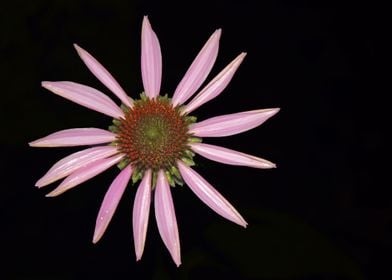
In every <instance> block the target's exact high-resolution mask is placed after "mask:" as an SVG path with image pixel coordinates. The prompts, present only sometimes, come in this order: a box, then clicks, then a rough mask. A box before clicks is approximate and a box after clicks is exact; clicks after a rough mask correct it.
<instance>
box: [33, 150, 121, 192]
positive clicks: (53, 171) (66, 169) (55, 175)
mask: <svg viewBox="0 0 392 280" xmlns="http://www.w3.org/2000/svg"><path fill="white" fill-rule="evenodd" d="M117 152H118V150H117V148H116V147H113V146H102V147H94V148H89V149H85V150H83V151H79V152H76V153H73V154H71V155H69V156H67V157H65V158H63V159H61V160H60V161H58V162H56V164H55V165H53V166H52V168H50V169H49V171H48V172H47V173H46V174H45V175H44V176H43V177H42V178H41V179H39V180H38V181H37V183H35V185H36V186H37V187H39V188H41V187H43V186H46V185H49V184H51V183H53V182H55V181H57V180H59V179H62V178H64V177H66V176H68V175H69V174H71V173H73V172H74V171H76V170H78V169H79V168H82V167H84V166H85V165H87V164H90V163H92V162H95V161H97V160H100V159H103V158H107V157H110V156H112V155H114V154H116V153H117Z"/></svg>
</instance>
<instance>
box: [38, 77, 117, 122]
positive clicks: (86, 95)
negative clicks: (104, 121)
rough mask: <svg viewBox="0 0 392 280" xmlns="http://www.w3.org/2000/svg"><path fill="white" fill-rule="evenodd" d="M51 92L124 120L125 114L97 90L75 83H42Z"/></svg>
mask: <svg viewBox="0 0 392 280" xmlns="http://www.w3.org/2000/svg"><path fill="white" fill-rule="evenodd" d="M41 85H42V86H43V87H44V88H46V89H48V90H50V91H51V92H53V93H55V94H57V95H60V96H62V97H64V98H66V99H68V100H71V101H73V102H75V103H77V104H79V105H82V106H84V107H87V108H89V109H92V110H95V111H97V112H100V113H102V114H105V115H108V116H110V117H113V118H117V119H118V118H123V117H124V112H123V111H122V110H121V109H120V107H118V106H117V105H116V103H114V102H113V101H112V100H111V99H110V98H109V97H107V96H106V95H105V94H103V93H102V92H100V91H99V90H96V89H95V88H92V87H89V86H85V85H82V84H78V83H74V82H67V81H63V82H42V83H41Z"/></svg>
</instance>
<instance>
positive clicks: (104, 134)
mask: <svg viewBox="0 0 392 280" xmlns="http://www.w3.org/2000/svg"><path fill="white" fill-rule="evenodd" d="M115 139H116V135H115V134H114V133H111V132H110V131H107V130H103V129H99V128H71V129H65V130H60V131H57V132H55V133H52V134H49V135H48V136H45V137H43V138H40V139H37V140H35V141H32V142H30V143H29V145H30V146H31V147H70V146H83V145H95V144H103V143H109V142H113V141H114V140H115Z"/></svg>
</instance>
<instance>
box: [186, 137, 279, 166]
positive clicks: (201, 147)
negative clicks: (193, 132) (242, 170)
mask: <svg viewBox="0 0 392 280" xmlns="http://www.w3.org/2000/svg"><path fill="white" fill-rule="evenodd" d="M190 146H191V148H192V150H193V151H194V152H196V153H198V154H199V155H201V156H203V157H206V158H208V159H210V160H214V161H217V162H221V163H225V164H231V165H241V166H248V167H255V168H262V169H264V168H274V167H276V165H275V164H274V163H272V162H270V161H268V160H265V159H262V158H259V157H255V156H251V155H248V154H244V153H241V152H237V151H234V150H230V149H227V148H223V147H219V146H215V145H209V144H203V143H192V144H190Z"/></svg>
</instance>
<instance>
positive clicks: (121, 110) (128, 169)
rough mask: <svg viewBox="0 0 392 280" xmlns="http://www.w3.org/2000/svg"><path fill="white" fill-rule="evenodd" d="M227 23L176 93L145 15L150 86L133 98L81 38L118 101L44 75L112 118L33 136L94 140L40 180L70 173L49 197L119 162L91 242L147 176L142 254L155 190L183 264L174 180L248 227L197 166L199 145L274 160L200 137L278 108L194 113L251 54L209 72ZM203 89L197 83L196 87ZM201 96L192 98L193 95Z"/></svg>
mask: <svg viewBox="0 0 392 280" xmlns="http://www.w3.org/2000/svg"><path fill="white" fill-rule="evenodd" d="M220 35H221V30H220V29H218V30H216V31H215V32H214V33H213V34H212V35H211V37H210V38H209V39H208V41H207V42H206V43H205V45H204V46H203V48H202V49H201V51H200V52H199V54H198V55H197V56H196V58H195V59H194V61H193V62H192V64H191V66H190V67H189V69H188V71H187V72H186V73H185V75H184V77H183V78H182V80H181V81H180V83H179V84H178V86H177V88H176V89H175V91H174V94H173V96H172V97H168V96H166V95H164V96H163V95H160V86H161V76H162V58H161V50H160V45H159V41H158V38H157V36H156V34H155V33H154V31H153V30H152V28H151V25H150V22H149V20H148V18H147V17H144V20H143V24H142V32H141V44H142V46H141V72H142V80H143V87H144V92H143V93H142V94H141V95H140V98H138V99H131V98H130V97H129V96H128V95H127V94H126V93H125V91H124V90H123V89H122V87H121V86H120V85H119V83H118V82H117V81H116V80H115V79H114V78H113V76H112V75H111V74H110V73H109V72H108V71H107V70H106V68H104V66H103V65H102V64H100V63H99V62H98V61H97V60H96V59H95V58H94V57H93V56H92V55H91V54H89V53H88V52H87V51H85V50H83V49H82V48H81V47H79V46H77V45H75V48H76V50H77V52H78V54H79V56H80V58H81V59H82V60H83V62H84V63H85V64H86V66H87V67H88V69H89V70H90V71H91V72H92V73H93V74H94V75H95V76H96V77H97V78H98V79H99V80H100V81H101V82H102V83H103V84H104V85H105V86H106V87H107V88H108V89H109V90H110V91H111V92H113V93H114V95H116V96H117V97H118V98H119V99H120V101H121V103H122V104H121V106H118V105H117V104H116V103H115V102H113V101H112V99H110V98H109V97H108V96H106V95H105V94H104V93H102V92H100V91H98V90H96V89H94V88H91V87H89V86H86V85H82V84H78V83H74V82H68V81H60V82H42V86H43V87H44V88H46V89H48V90H50V91H51V92H53V93H55V94H57V95H60V96H62V97H64V98H66V99H69V100H71V101H73V102H75V103H78V104H80V105H83V106H85V107H87V108H90V109H92V110H95V111H98V112H101V113H103V114H105V115H107V116H109V117H111V118H113V123H112V125H110V126H109V129H108V130H103V129H99V128H72V129H66V130H61V131H58V132H55V133H53V134H50V135H48V136H46V137H43V138H40V139H38V140H35V141H33V142H31V143H29V144H30V146H32V147H66V146H92V145H93V147H90V148H87V149H84V150H81V151H79V152H76V153H73V154H71V155H69V156H67V157H65V158H63V159H61V160H60V161H58V162H57V163H56V164H55V165H54V166H53V167H52V168H50V170H49V171H48V172H47V173H46V174H45V175H44V176H43V177H42V178H41V179H39V180H38V181H37V183H36V186H37V187H39V188H40V187H44V186H46V185H49V184H51V183H53V182H55V181H57V180H60V179H62V178H65V179H64V180H63V181H62V182H61V183H60V185H59V186H58V187H57V188H55V189H54V190H53V191H52V192H50V193H48V194H47V196H48V197H53V196H57V195H59V194H61V193H63V192H65V191H67V190H69V189H71V188H73V187H75V186H77V185H79V184H81V183H83V182H85V181H87V180H89V179H91V178H93V177H94V176H96V175H98V174H100V173H101V172H103V171H105V170H106V169H108V168H110V167H112V166H114V165H117V166H118V167H119V169H120V170H121V171H120V173H119V174H118V176H117V177H116V178H115V179H114V180H113V182H112V184H111V185H110V187H109V189H108V191H107V193H106V195H105V197H104V199H103V202H102V205H101V208H100V210H99V213H98V217H97V220H96V226H95V231H94V237H93V242H94V243H96V242H98V241H99V239H100V238H101V237H102V235H103V233H104V232H105V230H106V228H107V226H108V224H109V222H110V220H111V218H112V216H113V214H114V212H115V210H116V208H117V205H118V203H119V201H120V199H121V196H122V195H123V193H124V190H125V188H126V186H127V185H128V183H129V181H130V180H131V181H132V182H133V183H136V182H138V181H139V180H140V181H141V182H140V184H139V186H138V187H137V190H136V195H135V201H134V205H133V236H134V245H135V252H136V259H137V260H139V259H140V258H141V257H142V254H143V250H144V244H145V240H146V233H147V225H148V218H149V211H150V203H151V199H152V198H151V196H152V193H154V208H155V217H156V221H157V225H158V229H159V233H160V235H161V237H162V240H163V242H164V244H165V246H166V247H167V249H168V250H169V252H170V254H171V256H172V258H173V260H174V262H175V263H176V265H177V266H179V265H180V264H181V256H180V240H179V234H178V227H177V221H176V215H175V211H174V205H173V200H172V196H171V188H170V186H171V187H174V186H176V185H183V183H184V182H185V183H186V185H188V187H189V188H190V189H191V190H192V191H193V192H194V193H195V194H196V196H197V197H198V198H199V199H200V200H202V201H203V202H204V203H205V204H207V205H208V206H209V207H210V208H211V209H212V210H214V211H215V212H216V213H218V214H219V215H221V216H223V217H224V218H226V219H228V220H230V221H232V222H234V223H236V224H239V225H241V226H243V227H246V225H247V223H246V222H245V220H244V219H243V218H242V216H241V215H240V214H239V213H238V212H237V210H236V209H235V208H234V207H233V206H232V205H231V204H230V203H229V202H228V201H227V200H226V199H225V198H224V197H223V196H222V195H221V194H220V193H219V192H218V191H217V190H216V189H215V188H214V187H212V186H211V185H210V184H209V183H208V182H207V181H206V180H205V179H204V178H203V177H202V176H200V175H199V174H198V173H197V172H196V171H195V170H194V169H193V168H192V166H193V165H194V161H193V158H194V156H195V153H197V154H199V155H201V156H203V157H206V158H208V159H210V160H214V161H217V162H221V163H225V164H231V165H242V166H249V167H254V168H273V167H275V164H273V163H272V162H270V161H267V160H265V159H262V158H259V157H255V156H251V155H248V154H244V153H241V152H237V151H234V150H231V149H228V148H223V147H220V146H215V145H209V144H204V143H202V138H204V137H223V136H229V135H234V134H238V133H241V132H244V131H247V130H250V129H252V128H255V127H257V126H259V125H260V124H262V123H263V122H265V121H266V120H267V119H268V118H270V117H271V116H273V115H274V114H276V113H277V112H278V111H279V109H278V108H273V109H260V110H253V111H246V112H240V113H234V114H228V115H222V116H218V117H213V118H210V119H206V120H203V121H201V122H196V118H195V117H194V116H192V115H190V113H192V112H193V111H194V110H195V109H197V108H198V107H199V106H201V105H203V104H204V103H206V102H208V101H210V100H211V99H213V98H215V97H217V96H218V95H219V94H220V93H221V92H222V91H223V90H224V89H225V87H226V86H227V85H228V83H229V82H230V80H231V79H232V77H233V75H234V73H235V72H236V70H237V68H238V67H239V66H240V64H241V62H242V61H243V59H244V57H245V55H246V54H245V53H241V54H240V55H238V56H237V57H236V58H235V59H234V60H233V61H232V62H231V63H230V64H229V65H227V66H226V67H225V68H224V69H223V70H222V71H221V72H220V73H219V74H218V75H217V76H216V77H215V78H214V79H212V81H211V82H209V83H208V84H207V85H206V86H204V87H203V88H202V89H201V90H199V88H200V87H201V85H202V84H203V82H204V81H205V79H206V78H207V76H208V74H209V72H210V70H211V68H212V66H213V64H214V62H215V59H216V57H217V54H218V46H219V39H220ZM198 90H199V91H198ZM197 91H198V93H197V94H196V96H195V97H194V98H193V99H192V100H191V101H190V102H188V103H187V101H188V100H189V98H190V97H191V96H192V95H194V94H195V93H196V92H197Z"/></svg>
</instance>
